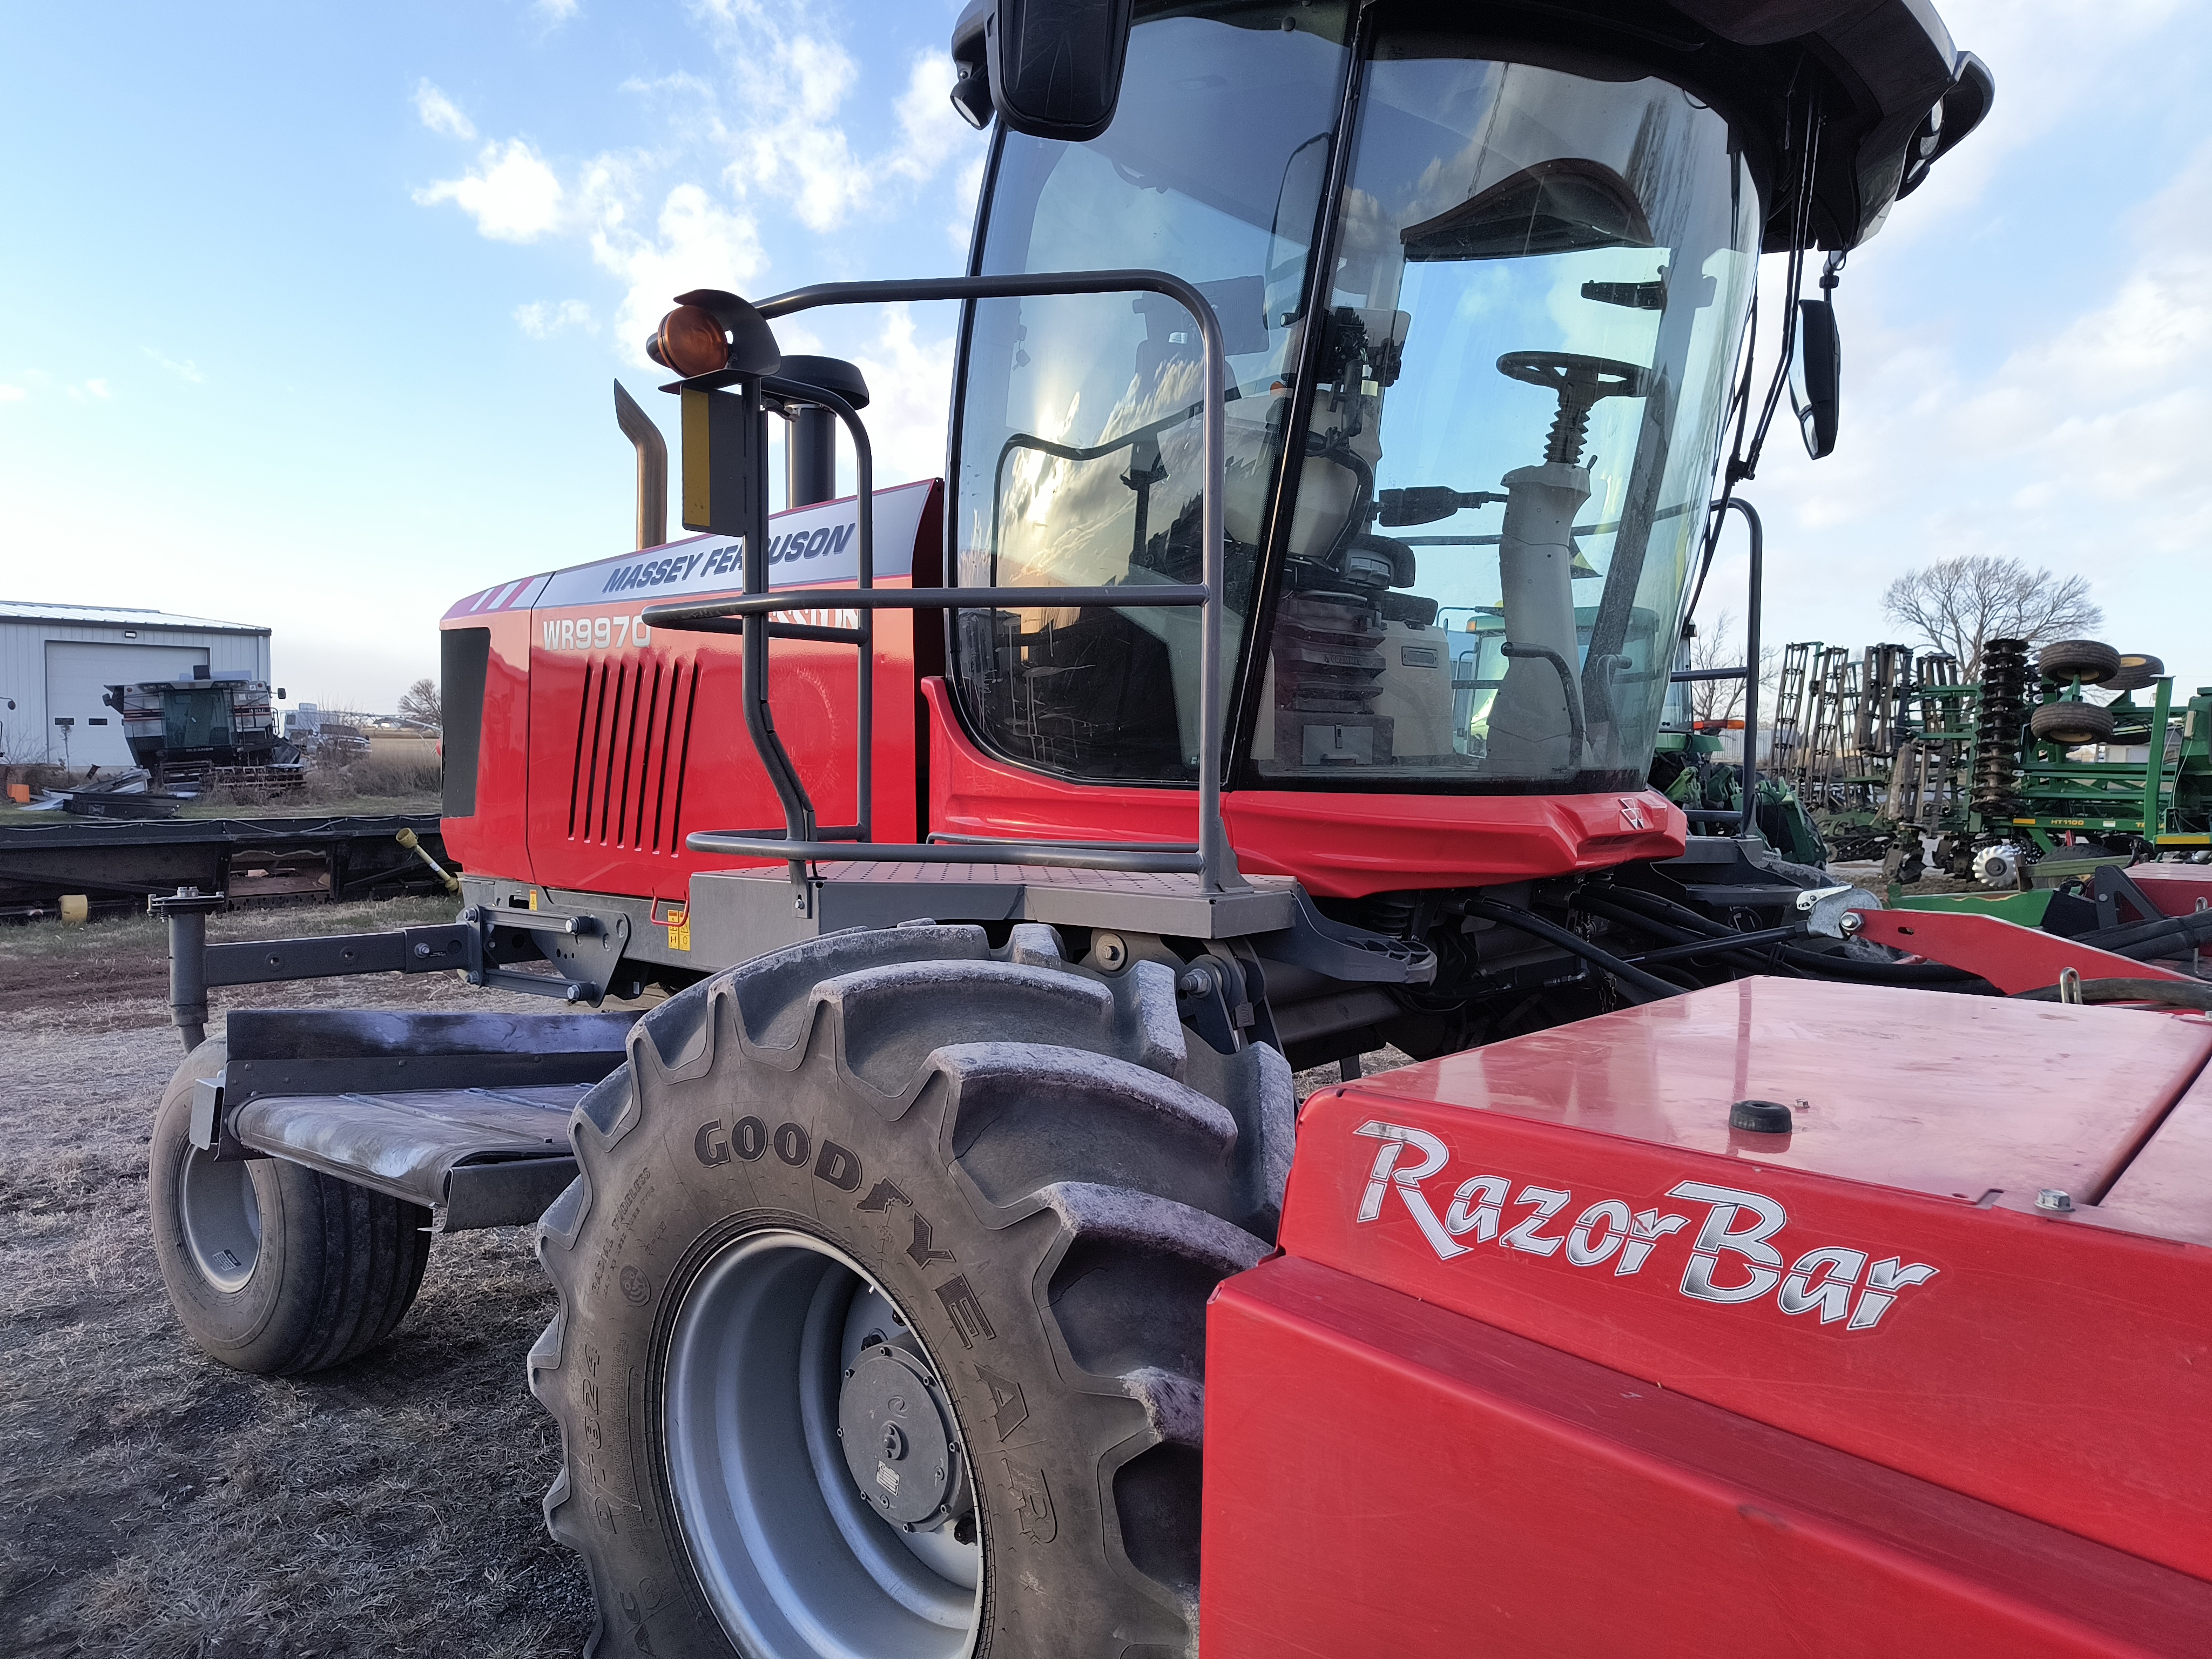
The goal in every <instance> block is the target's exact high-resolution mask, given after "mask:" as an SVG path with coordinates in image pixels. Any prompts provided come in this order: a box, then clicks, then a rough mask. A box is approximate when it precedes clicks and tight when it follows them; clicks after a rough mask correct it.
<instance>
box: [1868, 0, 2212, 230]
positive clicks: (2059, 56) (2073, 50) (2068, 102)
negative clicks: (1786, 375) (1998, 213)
mask: <svg viewBox="0 0 2212 1659" xmlns="http://www.w3.org/2000/svg"><path fill="white" fill-rule="evenodd" d="M2189 3H2190V0H2100V3H2098V4H2097V5H2096V6H2095V7H2094V8H2093V14H2094V21H2086V22H2085V21H2084V20H2085V17H2086V16H2087V15H2088V14H2087V10H2085V8H2084V7H2083V5H2082V3H2081V0H1944V3H1943V7H1942V13H1943V21H1944V23H1945V24H1946V25H1947V26H1948V27H1949V29H1950V31H1951V37H1952V39H1953V40H1954V41H1955V42H1956V43H1957V45H1958V46H1959V48H1960V51H1962V52H1972V53H1974V54H1975V55H1976V56H1977V57H1978V58H1981V59H1982V60H1983V62H1984V63H1985V64H1989V66H1990V72H1991V73H1992V74H1993V75H1994V76H1996V83H1997V95H1996V103H1995V104H1993V105H1992V106H1990V113H1989V116H1988V118H1987V119H1985V120H1984V122H1983V123H1982V125H1981V126H1980V127H1978V129H1976V131H1974V133H1973V135H1972V137H1970V138H1968V139H1967V140H1966V143H1962V144H1960V146H1959V148H1958V149H1955V150H1954V151H1952V152H1951V153H1950V154H1949V155H1946V156H1945V157H1944V158H1943V159H1942V161H1940V162H1938V163H1937V164H1936V168H1935V170H1934V171H1933V172H1932V173H1929V176H1928V181H1927V183H1926V184H1924V185H1922V186H1921V187H1920V189H1919V190H1917V191H1915V192H1914V193H1913V194H1912V196H1911V197H1910V198H1908V199H1907V200H1906V201H1905V202H1903V203H1900V204H1899V206H1898V208H1897V210H1896V212H1895V213H1894V214H1893V215H1892V216H1891V217H1890V220H1889V222H1888V223H1887V225H1886V226H1885V227H1884V228H1883V230H1882V242H1883V246H1884V247H1885V249H1886V250H1888V251H1892V252H1894V251H1895V250H1897V249H1898V248H1899V246H1902V245H1903V244H1905V243H1907V242H1917V241H1918V240H1920V239H1922V238H1923V237H1940V236H1942V235H1943V234H1946V232H1947V231H1948V230H1951V229H1954V228H1955V227H1956V223H1957V221H1956V219H1955V217H1954V216H1955V215H1956V214H1957V213H1958V212H1959V210H1961V209H1963V208H1965V207H1967V206H1968V205H1970V204H1974V203H1976V202H1978V201H1980V200H1981V199H1982V198H1983V197H1984V195H1985V194H1986V193H1987V192H1988V191H1989V189H1990V185H1991V184H1992V183H1993V182H1995V181H1996V180H1997V179H2000V178H2007V177H2008V174H2007V172H2006V167H2005V164H2006V163H2007V162H2008V161H2009V160H2010V159H2011V157H2012V155H2013V153H2014V152H2015V151H2016V150H2018V149H2021V148H2023V147H2024V146H2026V145H2027V144H2030V143H2033V142H2034V141H2035V140H2036V139H2038V138H2040V137H2043V136H2044V135H2045V134H2046V133H2048V132H2051V131H2054V130H2055V129H2057V128H2058V127H2060V126H2063V125H2066V124H2067V123H2068V122H2069V120H2071V119H2073V118H2076V117H2078V116H2080V115H2081V113H2082V112H2083V111H2085V110H2087V111H2089V112H2092V113H2091V116H2090V118H2092V119H2098V120H2102V119H2106V118H2108V117H2107V116H2106V114H2105V113H2104V112H2107V111H2110V110H2112V109H2115V108H2128V107H2130V106H2139V104H2140V102H2141V100H2142V98H2143V96H2144V91H2143V82H2144V79H2145V74H2146V69H2145V64H2144V63H2143V59H2142V52H2141V47H2142V44H2143V42H2144V40H2145V39H2146V38H2147V37H2148V36H2149V35H2151V34H2154V33H2156V32H2157V31H2158V30H2159V29H2160V28H2162V27H2165V26H2166V24H2167V23H2168V22H2170V21H2172V19H2173V18H2174V17H2175V16H2176V15H2179V14H2180V13H2182V12H2183V11H2184V10H2185V8H2186V7H2187V5H2188V4H2189ZM2058 43H2063V45H2061V44H2058Z"/></svg>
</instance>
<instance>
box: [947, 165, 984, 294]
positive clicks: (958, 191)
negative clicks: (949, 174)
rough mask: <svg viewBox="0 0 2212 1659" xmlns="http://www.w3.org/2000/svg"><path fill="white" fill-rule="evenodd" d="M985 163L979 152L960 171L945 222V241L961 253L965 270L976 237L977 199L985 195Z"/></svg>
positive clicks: (953, 187) (962, 265)
mask: <svg viewBox="0 0 2212 1659" xmlns="http://www.w3.org/2000/svg"><path fill="white" fill-rule="evenodd" d="M983 161H984V156H983V154H982V152H981V151H980V150H979V151H978V152H977V153H976V154H975V155H971V156H969V158H968V164H967V165H966V166H965V167H962V168H961V169H960V177H959V179H957V181H956V182H955V183H954V185H953V186H952V215H951V217H950V218H948V219H946V220H945V240H947V241H949V242H951V244H952V246H954V247H955V248H956V249H957V250H958V251H959V254H960V268H961V269H962V270H966V269H967V267H968V245H969V242H971V241H972V240H974V239H975V198H976V197H979V196H981V194H982V193H983Z"/></svg>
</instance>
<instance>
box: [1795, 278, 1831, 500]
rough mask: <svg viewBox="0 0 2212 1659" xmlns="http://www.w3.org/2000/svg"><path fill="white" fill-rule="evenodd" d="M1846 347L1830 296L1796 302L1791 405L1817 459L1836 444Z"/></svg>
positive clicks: (1812, 455)
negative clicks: (1795, 350)
mask: <svg viewBox="0 0 2212 1659" xmlns="http://www.w3.org/2000/svg"><path fill="white" fill-rule="evenodd" d="M1843 380H1844V347H1843V341H1842V338H1841V337H1840V336H1838V333H1837V331H1836V307H1835V302H1834V301H1831V300H1800V301H1798V302H1797V355H1796V358H1795V359H1794V360H1793V361H1792V362H1791V363H1790V408H1791V409H1793V410H1796V414H1797V425H1798V427H1799V428H1800V429H1801V430H1802V432H1803V433H1804V435H1805V453H1807V454H1808V455H1810V456H1811V457H1812V458H1813V459H1814V460H1816V461H1817V460H1820V459H1823V458H1825V457H1826V455H1827V454H1828V453H1829V452H1830V451H1832V449H1834V448H1835V447H1836V411H1837V406H1838V402H1839V401H1840V398H1841V396H1842V392H1843Z"/></svg>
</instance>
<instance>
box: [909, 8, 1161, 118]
mask: <svg viewBox="0 0 2212 1659" xmlns="http://www.w3.org/2000/svg"><path fill="white" fill-rule="evenodd" d="M1134 5H1135V0H970V3H969V7H968V9H966V10H965V11H963V12H962V13H961V15H960V21H958V22H957V23H956V24H955V25H954V26H953V29H952V62H953V65H954V67H955V69H956V70H957V71H958V76H959V78H958V80H957V82H955V83H954V85H953V88H952V106H953V107H954V108H955V109H957V110H958V111H959V112H960V114H961V116H962V118H963V119H965V120H966V121H967V122H968V123H969V125H971V126H977V127H980V126H982V125H984V124H985V123H986V122H987V121H988V120H989V119H990V118H991V115H992V113H993V112H994V111H995V112H997V114H998V116H999V118H1000V120H1002V121H1004V122H1005V123H1006V126H1007V127H1008V129H1009V130H1011V131H1015V132H1024V133H1027V134H1028V135H1029V136H1030V137H1032V138H1053V139H1059V140H1061V141H1063V142H1065V143H1078V144H1079V143H1085V142H1086V141H1087V140H1090V139H1092V138H1096V137H1097V136H1098V135H1099V134H1100V133H1102V132H1103V131H1106V129H1107V127H1108V126H1109V125H1111V124H1112V122H1113V119H1114V110H1115V106H1116V105H1117V104H1119V103H1120V102H1121V70H1122V68H1123V66H1124V65H1125V64H1127V60H1128V55H1129V20H1130V15H1131V13H1132V11H1133V9H1134Z"/></svg>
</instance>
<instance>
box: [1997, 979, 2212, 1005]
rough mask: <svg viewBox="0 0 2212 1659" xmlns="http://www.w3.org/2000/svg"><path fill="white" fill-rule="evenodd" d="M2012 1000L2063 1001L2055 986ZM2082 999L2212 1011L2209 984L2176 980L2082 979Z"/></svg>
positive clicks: (2040, 988)
mask: <svg viewBox="0 0 2212 1659" xmlns="http://www.w3.org/2000/svg"><path fill="white" fill-rule="evenodd" d="M2013 1000H2015V1001H2016V1002H2063V1001H2064V1000H2066V999H2065V998H2064V996H2063V995H2062V994H2060V991H2059V987H2057V986H2056V985H2045V986H2042V987H2039V988H2037V989H2035V990H2033V991H2015V992H2014V993H2013ZM2081 1000H2082V1001H2084V1002H2154V1003H2157V1004H2159V1005H2160V1006H2163V1007H2167V1008H2201V1009H2204V1010H2206V1011H2207V1012H2212V985H2203V984H2192V983H2191V982H2190V981H2187V980H2179V979H2085V980H2083V981H2081Z"/></svg>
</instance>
